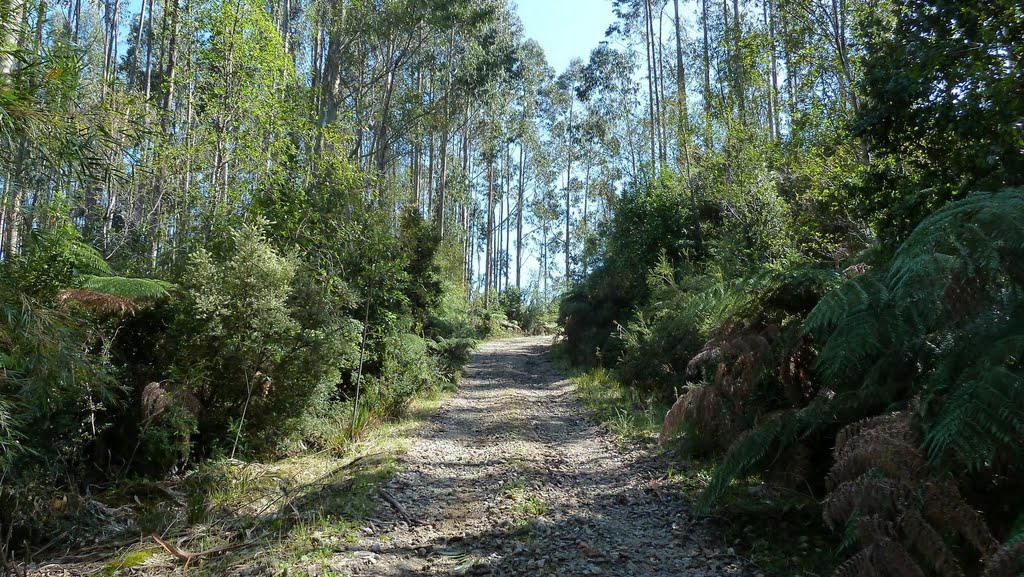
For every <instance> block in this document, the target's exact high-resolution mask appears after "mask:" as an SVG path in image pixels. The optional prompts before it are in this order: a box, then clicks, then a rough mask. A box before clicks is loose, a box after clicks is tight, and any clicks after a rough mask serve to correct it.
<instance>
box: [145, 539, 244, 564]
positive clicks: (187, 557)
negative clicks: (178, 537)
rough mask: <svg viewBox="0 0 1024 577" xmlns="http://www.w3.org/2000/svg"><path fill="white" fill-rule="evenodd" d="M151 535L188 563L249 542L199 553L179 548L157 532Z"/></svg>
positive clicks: (166, 548)
mask: <svg viewBox="0 0 1024 577" xmlns="http://www.w3.org/2000/svg"><path fill="white" fill-rule="evenodd" d="M151 536H152V537H153V541H156V543H157V545H160V546H161V547H163V548H164V549H165V550H166V551H167V552H168V553H170V554H171V555H174V556H175V557H177V558H178V559H180V560H182V561H184V562H185V564H186V565H188V564H189V563H190V562H191V561H192V560H193V559H198V558H200V557H205V556H206V555H213V554H214V553H222V552H224V551H230V550H232V549H240V548H242V547H244V546H245V545H246V544H247V543H233V544H231V545H221V546H220V547H214V548H212V549H207V550H205V551H200V552H198V553H191V552H189V551H185V550H184V549H179V548H178V547H176V546H174V544H173V543H170V542H168V541H164V540H163V539H161V538H160V536H159V535H157V534H156V533H152V535H151Z"/></svg>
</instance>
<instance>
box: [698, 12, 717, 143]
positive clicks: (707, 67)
mask: <svg viewBox="0 0 1024 577" xmlns="http://www.w3.org/2000/svg"><path fill="white" fill-rule="evenodd" d="M701 24H702V27H703V28H704V45H703V48H704V140H705V142H706V146H707V147H708V149H709V150H710V149H713V148H714V147H715V138H714V133H713V132H712V125H711V115H712V106H711V44H710V38H709V34H708V27H709V26H710V24H709V23H708V0H701Z"/></svg>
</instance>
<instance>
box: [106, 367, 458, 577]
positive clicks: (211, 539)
mask: <svg viewBox="0 0 1024 577" xmlns="http://www.w3.org/2000/svg"><path fill="white" fill-rule="evenodd" d="M453 391H454V389H453V388H451V387H446V388H437V389H435V390H432V391H430V392H428V393H425V394H423V395H421V396H419V397H417V398H415V399H414V400H413V401H412V402H411V403H410V405H409V406H408V407H407V409H406V410H405V411H404V412H403V414H402V416H401V418H395V419H391V420H386V421H378V422H376V423H369V424H370V425H372V426H366V427H364V428H362V430H361V434H360V435H359V436H358V437H357V438H355V439H351V438H349V439H345V440H341V439H339V441H338V442H337V443H334V444H330V445H328V446H327V447H326V448H325V449H323V450H320V451H317V452H309V453H307V454H303V455H299V456H294V457H289V458H284V459H281V460H278V461H274V462H268V463H257V462H243V461H239V460H234V459H221V460H216V461H209V462H206V463H204V464H202V465H201V466H199V467H197V468H196V469H194V470H193V471H190V472H189V473H188V474H187V475H186V476H185V477H184V478H182V479H179V480H176V481H172V482H162V483H156V482H141V481H130V482H125V483H121V484H119V485H118V486H117V487H114V488H111V489H110V490H108V491H106V492H104V493H102V494H98V495H96V497H95V498H96V499H97V500H98V501H100V502H103V503H105V504H109V505H110V506H121V505H128V506H130V508H131V510H132V514H133V516H134V518H135V523H136V527H137V530H136V531H135V535H139V534H141V535H149V533H151V532H153V533H157V534H159V535H161V536H162V537H163V538H164V539H165V540H166V541H168V542H170V543H172V544H173V545H174V546H176V547H179V548H180V549H182V550H184V551H188V552H193V553H196V552H201V551H206V550H209V549H211V548H216V547H220V546H224V545H231V546H233V547H234V548H233V549H230V550H228V551H225V552H222V553H218V554H214V555H209V556H204V557H202V558H197V559H194V560H193V561H191V562H190V563H189V565H188V570H187V574H189V575H191V576H193V577H206V576H210V577H212V576H215V575H224V574H226V573H228V572H234V571H235V570H236V569H238V568H239V567H246V568H249V569H254V570H255V572H258V573H272V574H275V575H280V574H289V575H305V574H306V573H307V572H308V571H313V572H315V573H317V574H319V575H321V577H323V576H328V575H332V574H334V570H333V569H331V567H330V562H331V560H332V559H333V558H334V557H335V556H336V555H337V554H339V553H341V552H343V551H345V550H347V546H349V544H350V543H352V542H355V541H356V540H357V538H358V535H359V534H360V532H361V531H362V530H363V528H364V527H366V526H367V525H368V524H369V523H370V517H372V516H373V515H374V513H375V512H376V510H377V508H378V507H379V506H380V499H379V495H378V492H379V487H381V486H382V485H383V484H384V483H386V482H387V480H388V479H389V478H391V477H392V476H393V474H394V473H395V471H396V468H397V464H396V459H395V458H396V457H397V456H398V455H399V454H401V453H403V452H404V451H406V450H407V448H408V445H407V443H408V436H409V434H410V433H411V432H412V431H413V430H415V429H416V428H417V427H419V426H420V425H421V424H422V423H423V422H424V421H426V419H428V418H429V417H430V415H431V414H433V413H434V412H435V411H436V410H437V409H438V407H439V406H440V405H441V404H442V403H443V402H444V400H445V399H447V398H448V397H449V396H450V395H451V393H452V392H453ZM339 422H340V421H339ZM346 432H347V431H346ZM339 434H340V433H339ZM126 509H127V507H126ZM114 537H117V536H114ZM140 546H144V547H145V548H140ZM141 565H146V569H145V573H146V574H149V575H161V574H164V575H166V574H171V573H175V574H176V573H178V572H180V569H181V567H182V564H181V563H180V562H179V561H177V560H175V559H173V558H172V557H171V555H170V554H169V553H167V552H166V551H164V550H163V549H162V548H160V547H158V546H156V545H155V544H154V543H153V542H152V541H151V540H149V538H148V537H144V538H142V539H141V540H140V542H139V543H137V544H134V545H132V546H130V547H128V548H112V549H111V553H110V557H109V560H108V561H105V562H98V563H97V564H95V565H94V566H93V568H92V569H90V572H91V573H92V574H94V575H98V576H100V577H115V576H116V575H128V574H133V571H134V572H137V570H133V569H132V568H135V567H139V566H141Z"/></svg>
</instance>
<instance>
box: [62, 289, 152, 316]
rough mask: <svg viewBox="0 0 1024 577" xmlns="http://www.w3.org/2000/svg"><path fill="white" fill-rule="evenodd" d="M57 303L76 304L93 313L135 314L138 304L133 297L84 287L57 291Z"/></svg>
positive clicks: (64, 304)
mask: <svg viewBox="0 0 1024 577" xmlns="http://www.w3.org/2000/svg"><path fill="white" fill-rule="evenodd" d="M57 304H59V305H60V306H62V307H67V306H69V305H76V306H79V307H81V308H82V309H84V310H86V311H88V312H90V313H93V314H121V315H126V314H135V313H136V312H137V311H138V310H139V308H140V306H139V303H138V302H137V301H135V300H133V299H130V298H126V297H120V296H115V295H109V294H105V293H99V292H95V291H91V290H85V289H68V290H62V291H60V292H59V293H57Z"/></svg>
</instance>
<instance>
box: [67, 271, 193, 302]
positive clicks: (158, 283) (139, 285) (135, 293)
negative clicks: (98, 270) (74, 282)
mask: <svg viewBox="0 0 1024 577" xmlns="http://www.w3.org/2000/svg"><path fill="white" fill-rule="evenodd" d="M80 287H81V288H82V289H84V290H88V291H93V292H96V293H101V294H106V295H111V296H116V297H122V298H127V299H139V300H157V299H164V298H167V297H169V296H170V291H171V290H172V289H173V288H174V285H173V284H172V283H169V282H167V281H162V280H158V279H148V278H127V277H121V276H93V275H84V276H82V277H81V284H80Z"/></svg>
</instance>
